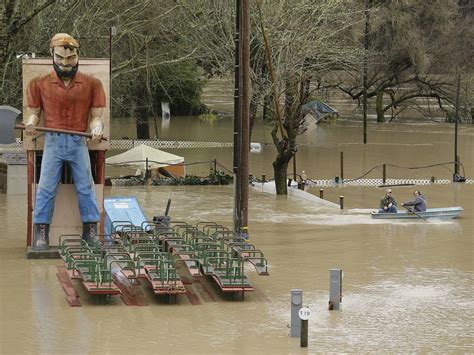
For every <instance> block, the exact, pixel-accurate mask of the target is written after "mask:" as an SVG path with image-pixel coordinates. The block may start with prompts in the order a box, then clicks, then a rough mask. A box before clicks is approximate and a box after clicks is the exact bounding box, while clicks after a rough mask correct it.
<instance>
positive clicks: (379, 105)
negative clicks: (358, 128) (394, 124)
mask: <svg viewBox="0 0 474 355" xmlns="http://www.w3.org/2000/svg"><path fill="white" fill-rule="evenodd" d="M375 109H376V110H377V122H385V112H384V110H383V91H382V90H380V91H377V98H376V101H375Z"/></svg>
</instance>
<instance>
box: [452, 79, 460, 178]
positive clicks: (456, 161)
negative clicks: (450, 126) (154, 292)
mask: <svg viewBox="0 0 474 355" xmlns="http://www.w3.org/2000/svg"><path fill="white" fill-rule="evenodd" d="M460 91H461V75H460V74H458V77H457V84H456V108H455V111H454V175H453V182H458V181H459V180H458V177H459V157H458V120H459V92H460Z"/></svg>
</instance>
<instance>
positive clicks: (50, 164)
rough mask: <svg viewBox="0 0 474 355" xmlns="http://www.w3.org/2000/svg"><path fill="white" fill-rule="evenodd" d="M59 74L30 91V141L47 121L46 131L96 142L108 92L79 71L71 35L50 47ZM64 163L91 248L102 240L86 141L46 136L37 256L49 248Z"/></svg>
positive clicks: (35, 236)
mask: <svg viewBox="0 0 474 355" xmlns="http://www.w3.org/2000/svg"><path fill="white" fill-rule="evenodd" d="M50 51H51V55H52V56H53V70H52V71H51V72H50V73H49V74H47V75H44V76H40V77H38V78H35V79H33V80H32V81H31V82H30V83H29V85H28V90H27V110H28V115H27V118H26V119H25V126H26V130H25V133H26V134H27V135H30V136H31V135H35V134H36V129H35V126H37V125H38V123H39V121H40V116H41V114H43V116H44V125H45V126H46V127H48V128H57V129H63V130H69V131H80V132H85V131H87V129H90V132H91V134H92V140H93V141H96V142H97V141H100V139H101V138H102V135H103V131H104V120H103V112H104V109H105V106H106V97H105V91H104V88H103V86H102V83H101V82H100V80H99V79H97V78H94V77H92V76H90V75H86V74H82V73H81V72H80V71H78V67H79V42H78V41H77V40H76V39H74V38H73V37H72V36H70V35H68V34H66V33H58V34H56V35H54V36H53V38H52V39H51V42H50ZM64 163H68V164H69V166H70V167H71V171H72V175H73V180H74V184H75V185H76V191H77V196H78V200H79V210H80V213H81V219H82V222H83V235H82V238H83V239H84V240H85V241H86V242H87V243H89V244H91V243H92V242H93V238H94V236H95V235H96V234H97V223H98V222H99V221H100V212H99V208H98V205H97V200H96V194H95V185H94V181H93V178H92V173H91V163H90V158H89V151H88V148H87V144H86V139H85V137H82V136H78V135H70V134H63V133H50V132H47V133H46V134H45V139H44V150H43V159H42V164H41V174H40V180H39V184H38V190H37V193H36V201H35V209H34V217H33V223H34V231H33V243H32V247H33V249H34V250H46V249H48V248H49V226H50V224H51V220H52V217H53V210H54V200H55V198H56V191H57V186H58V183H59V181H60V178H61V170H62V166H63V164H64Z"/></svg>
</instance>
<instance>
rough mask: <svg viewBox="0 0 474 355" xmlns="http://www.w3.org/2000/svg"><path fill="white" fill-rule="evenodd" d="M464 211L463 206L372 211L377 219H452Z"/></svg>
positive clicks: (373, 216)
mask: <svg viewBox="0 0 474 355" xmlns="http://www.w3.org/2000/svg"><path fill="white" fill-rule="evenodd" d="M462 211H463V208H462V207H441V208H427V209H426V211H425V212H413V211H399V212H397V213H380V212H375V211H373V212H371V213H370V214H371V215H372V218H375V219H430V218H436V219H450V218H456V217H458V216H459V214H460V213H461V212H462Z"/></svg>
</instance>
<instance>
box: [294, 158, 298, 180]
mask: <svg viewBox="0 0 474 355" xmlns="http://www.w3.org/2000/svg"><path fill="white" fill-rule="evenodd" d="M293 180H294V181H295V182H297V181H298V180H297V179H296V153H295V154H294V155H293Z"/></svg>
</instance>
